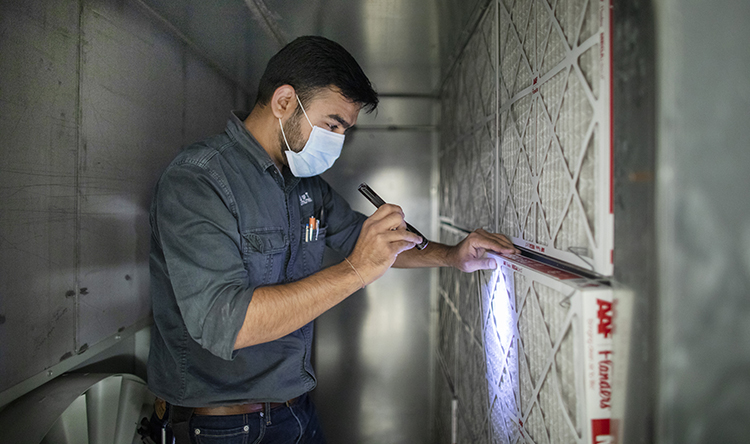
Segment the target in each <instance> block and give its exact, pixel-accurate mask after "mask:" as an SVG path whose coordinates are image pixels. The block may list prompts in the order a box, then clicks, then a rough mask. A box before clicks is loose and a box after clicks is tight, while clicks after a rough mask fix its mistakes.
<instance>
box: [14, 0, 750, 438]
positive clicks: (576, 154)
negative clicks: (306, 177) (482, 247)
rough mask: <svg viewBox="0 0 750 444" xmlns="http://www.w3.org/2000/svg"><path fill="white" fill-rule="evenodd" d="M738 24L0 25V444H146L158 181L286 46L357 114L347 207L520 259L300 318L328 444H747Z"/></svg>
mask: <svg viewBox="0 0 750 444" xmlns="http://www.w3.org/2000/svg"><path fill="white" fill-rule="evenodd" d="M748 18H750V3H748V2H747V1H745V0H716V1H712V2H699V1H694V0H659V1H650V0H409V1H403V0H325V1H324V0H311V1H304V2H286V1H283V0H222V1H211V2H206V1H201V0H30V1H20V0H0V141H2V145H1V146H0V425H2V427H0V444H2V443H5V442H6V441H7V440H11V441H10V442H13V444H18V443H24V442H28V443H31V444H38V443H40V442H42V443H53V442H54V443H70V444H72V443H95V442H96V443H110V442H118V443H128V444H130V443H137V442H141V439H140V437H139V436H138V434H137V432H136V428H137V425H138V424H139V423H140V421H141V419H142V418H143V417H145V416H148V415H149V414H150V412H151V405H152V403H153V400H154V395H153V394H151V393H150V392H149V391H148V389H147V385H146V381H145V380H146V377H147V374H146V362H147V356H148V353H149V344H150V329H151V325H152V323H153V319H152V313H151V305H150V303H151V301H150V295H149V279H150V276H149V268H148V261H149V248H150V241H151V233H150V231H149V220H148V218H149V216H148V214H149V205H150V202H151V196H152V192H153V189H154V185H155V183H156V180H157V178H158V177H159V174H160V172H161V171H162V170H163V169H164V168H165V167H166V165H167V164H168V163H169V162H170V160H171V159H172V158H173V157H174V156H175V155H176V154H177V153H178V152H179V151H180V149H181V148H182V147H184V146H186V145H188V144H190V143H193V142H196V141H199V140H202V139H204V138H206V137H208V136H211V135H213V134H216V133H220V132H221V131H223V130H224V128H225V125H226V121H227V118H228V117H229V115H230V114H229V113H230V111H231V110H249V109H250V108H251V107H252V106H253V104H254V102H255V96H256V90H257V84H258V81H259V79H260V77H261V75H262V73H263V70H264V68H265V65H266V63H267V62H268V60H269V59H270V58H271V56H272V55H273V54H275V53H276V52H277V51H278V50H279V49H280V48H282V47H283V46H284V45H285V44H286V43H288V42H289V41H291V40H293V39H294V38H296V37H298V36H302V35H311V34H312V35H322V36H324V37H327V38H330V39H332V40H334V41H337V42H339V43H341V44H342V45H343V46H344V47H345V48H346V49H347V50H349V51H350V52H351V53H352V55H353V56H354V57H355V59H356V60H357V61H358V62H359V63H360V65H361V66H362V68H363V70H364V72H365V73H366V74H367V75H368V77H369V78H370V80H371V81H372V83H373V85H374V86H375V88H376V89H377V90H378V92H379V93H380V104H379V107H378V110H377V112H376V113H372V114H365V113H361V114H360V115H359V119H358V121H357V124H356V125H355V126H354V128H353V129H351V130H350V131H349V132H348V133H347V135H346V144H345V145H344V149H343V151H342V154H341V157H340V158H339V159H338V160H337V162H336V164H335V165H334V167H333V168H332V169H330V170H328V171H327V172H326V173H325V174H324V175H323V178H324V179H325V180H326V181H327V182H328V183H330V184H331V186H332V187H333V188H334V189H336V190H337V191H338V192H339V193H340V194H341V195H342V196H343V197H344V198H345V199H346V200H347V201H348V202H349V203H350V204H351V206H352V208H353V209H355V210H357V211H360V212H363V213H365V214H368V215H369V214H372V212H373V211H374V208H373V207H372V205H371V204H370V203H369V202H367V201H366V200H365V199H364V198H363V197H362V196H360V195H359V193H358V192H357V186H358V185H359V184H360V183H362V182H367V183H368V184H369V185H370V186H372V188H373V189H374V190H376V191H377V193H378V194H379V195H380V196H381V197H382V198H383V199H384V200H385V201H387V202H389V203H395V204H398V205H400V206H401V207H402V208H403V210H404V213H405V215H406V219H407V220H408V221H409V222H410V223H411V224H412V225H413V226H414V227H417V228H418V229H419V230H420V231H421V232H422V233H424V234H425V236H426V237H427V238H428V239H429V240H430V241H431V242H442V243H445V244H456V243H458V242H460V241H461V240H462V239H463V238H464V237H465V236H466V235H467V234H468V233H470V232H472V231H473V230H475V229H479V228H481V229H484V230H487V231H488V232H500V233H504V234H506V235H507V236H508V237H509V238H510V239H511V240H512V241H513V243H514V244H515V245H516V246H517V247H518V248H519V250H520V251H521V253H520V254H517V255H502V256H501V255H492V254H490V257H492V258H493V259H494V260H495V262H496V264H497V268H496V269H494V270H482V271H477V272H473V273H463V272H461V271H458V270H456V269H453V268H447V267H446V268H440V269H431V270H430V269H420V270H398V269H392V270H389V271H388V272H386V274H385V275H384V276H383V278H381V279H379V280H377V281H376V282H374V283H372V284H370V285H367V286H366V287H365V288H364V289H362V290H360V291H358V292H356V293H355V294H353V295H352V296H350V297H349V298H348V299H346V300H345V301H344V302H342V303H341V304H339V305H337V306H336V307H334V308H332V309H331V310H329V311H328V312H326V313H324V314H323V315H322V316H321V317H319V318H318V319H317V320H316V323H315V332H316V333H315V335H316V338H315V341H314V345H313V350H314V352H313V365H314V367H315V369H316V377H317V387H316V389H315V390H313V391H312V392H311V393H312V397H313V398H314V401H315V404H316V406H317V409H318V413H319V416H320V418H321V423H322V425H323V429H324V430H325V432H326V435H327V438H328V441H329V442H331V443H333V444H337V443H346V444H348V443H352V442H357V443H359V442H362V443H386V442H388V443H397V444H400V443H404V444H406V443H408V444H414V443H429V444H442V443H444V444H448V443H452V444H453V443H462V444H466V443H471V444H558V443H563V444H568V443H572V444H600V443H614V442H617V443H618V444H635V443H644V442H660V443H667V444H692V443H703V442H722V443H734V442H744V441H745V440H746V436H748V434H750V430H748V424H747V420H746V418H748V417H750V407H748V403H747V402H746V399H748V397H750V379H749V378H748V375H750V334H749V333H748V331H749V330H748V328H747V326H748V325H750V309H749V308H748V303H747V301H748V299H747V294H748V293H749V292H750V255H748V253H747V252H748V251H750V222H748V220H749V219H750V216H748V215H750V200H748V199H747V198H746V197H745V194H746V193H747V190H749V189H750V175H748V174H747V171H748V169H750V150H748V148H747V147H748V146H750V132H748V128H747V122H746V120H747V116H748V115H750V105H748V104H750V74H748V73H750V49H748V48H749V47H748V45H747V42H748V41H750V27H748V26H747V23H748ZM326 261H328V262H327V263H334V262H340V261H341V258H336V257H335V255H334V254H333V253H332V252H331V251H329V252H327V256H326ZM11 428H12V432H9V431H8V429H11Z"/></svg>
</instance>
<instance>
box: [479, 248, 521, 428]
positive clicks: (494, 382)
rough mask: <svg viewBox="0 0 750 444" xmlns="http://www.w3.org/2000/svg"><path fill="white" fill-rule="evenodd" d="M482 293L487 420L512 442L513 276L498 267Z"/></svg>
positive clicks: (515, 376)
mask: <svg viewBox="0 0 750 444" xmlns="http://www.w3.org/2000/svg"><path fill="white" fill-rule="evenodd" d="M497 259H498V258H496V260H497ZM485 290H486V291H485V292H484V294H485V295H486V297H487V300H486V302H485V304H484V307H485V310H487V311H488V312H489V313H488V315H487V316H485V317H484V319H485V326H484V340H485V356H486V360H487V382H488V390H489V398H490V405H491V412H490V419H491V421H492V426H493V429H494V430H495V431H496V432H498V433H501V434H504V435H505V437H506V438H507V440H508V442H513V439H512V437H513V434H514V430H513V427H514V425H513V423H514V422H515V421H516V419H517V417H518V416H519V413H518V408H517V405H516V392H517V391H518V381H519V379H518V351H517V347H516V345H515V344H516V338H515V335H516V333H515V332H516V328H515V322H516V314H515V310H514V309H513V299H512V298H511V295H513V294H515V292H514V288H513V280H512V275H506V274H505V273H504V270H503V268H502V267H500V266H498V268H497V269H495V270H494V271H493V272H492V275H491V277H490V279H489V282H488V283H487V287H486V288H485Z"/></svg>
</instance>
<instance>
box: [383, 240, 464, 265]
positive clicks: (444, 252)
mask: <svg viewBox="0 0 750 444" xmlns="http://www.w3.org/2000/svg"><path fill="white" fill-rule="evenodd" d="M450 252H451V247H449V246H448V245H444V244H441V243H438V242H432V241H430V243H429V244H427V247H426V248H425V249H424V250H418V249H416V248H412V249H410V250H406V251H404V252H402V253H401V254H399V255H398V257H397V258H396V262H395V263H394V264H393V268H424V267H449V266H451V264H450V263H449V258H450Z"/></svg>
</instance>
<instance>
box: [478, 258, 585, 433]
mask: <svg viewBox="0 0 750 444" xmlns="http://www.w3.org/2000/svg"><path fill="white" fill-rule="evenodd" d="M484 288H485V291H483V292H482V294H483V298H486V299H487V300H488V301H485V302H484V306H485V307H487V308H486V312H485V313H484V315H483V328H484V330H483V333H484V334H483V338H484V345H485V347H484V349H485V360H486V366H487V384H488V387H489V390H488V392H489V403H490V407H489V421H490V428H491V434H492V439H493V442H499V443H511V444H515V443H524V442H533V443H537V444H538V443H580V442H581V435H582V431H581V426H580V418H579V408H581V406H582V405H583V404H581V403H583V402H584V400H583V399H582V398H581V396H582V395H580V393H582V392H581V387H579V385H580V383H579V382H577V381H579V380H580V379H581V375H580V374H577V373H576V347H575V344H576V343H578V342H580V341H581V340H582V338H581V337H580V333H579V331H578V330H579V329H578V327H577V324H576V323H577V322H578V321H577V316H578V315H577V313H576V312H575V311H574V310H573V309H572V308H571V307H572V306H571V301H570V297H569V296H570V295H566V294H563V293H561V292H560V291H557V290H555V289H552V288H550V287H548V286H547V285H544V284H542V283H541V282H539V281H536V280H534V279H533V278H532V277H530V276H528V275H525V274H524V273H523V272H519V271H515V270H512V269H510V268H508V267H501V269H499V270H496V271H495V272H494V273H492V277H491V278H488V279H486V280H485V282H484Z"/></svg>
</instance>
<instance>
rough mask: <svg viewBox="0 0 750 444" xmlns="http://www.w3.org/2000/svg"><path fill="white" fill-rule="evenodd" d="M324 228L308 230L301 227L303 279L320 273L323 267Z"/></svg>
mask: <svg viewBox="0 0 750 444" xmlns="http://www.w3.org/2000/svg"><path fill="white" fill-rule="evenodd" d="M326 228H327V227H320V228H318V229H317V230H310V229H308V228H307V227H306V226H305V225H303V226H302V235H301V237H300V239H302V247H301V250H302V258H301V259H302V270H303V277H305V276H309V275H311V274H313V273H317V272H318V271H320V269H321V267H322V266H323V253H325V249H326Z"/></svg>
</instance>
